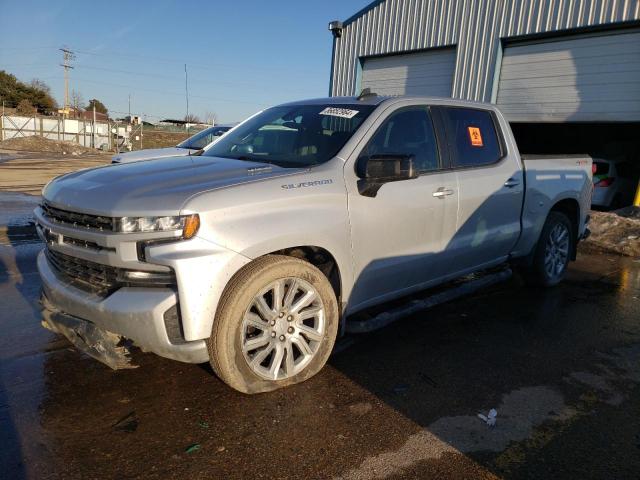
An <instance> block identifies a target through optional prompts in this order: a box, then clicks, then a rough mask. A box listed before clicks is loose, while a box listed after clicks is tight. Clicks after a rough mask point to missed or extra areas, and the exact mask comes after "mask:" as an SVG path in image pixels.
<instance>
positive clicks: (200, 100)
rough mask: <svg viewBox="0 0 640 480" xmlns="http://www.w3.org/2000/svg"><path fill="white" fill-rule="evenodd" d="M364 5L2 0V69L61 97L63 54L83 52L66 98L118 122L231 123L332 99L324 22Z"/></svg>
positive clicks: (320, 0) (341, 1)
mask: <svg viewBox="0 0 640 480" xmlns="http://www.w3.org/2000/svg"><path fill="white" fill-rule="evenodd" d="M368 3H369V1H368V0H313V1H311V0H298V1H294V0H265V1H259V0H232V1H218V0H212V1H194V0H183V1H170V0H156V1H146V0H138V1H136V2H130V1H120V0H110V1H101V2H98V1H84V2H81V1H65V0H55V1H51V0H47V1H29V0H20V1H16V0H0V12H2V13H0V31H2V41H0V70H6V71H7V72H9V73H12V74H14V75H15V76H16V77H18V79H20V80H22V81H25V82H29V81H30V80H31V79H33V78H38V79H41V80H43V81H44V82H46V83H47V84H48V85H49V86H50V87H51V89H52V93H53V95H54V97H55V98H56V100H57V101H58V103H59V104H60V105H62V104H63V101H64V76H63V68H62V67H61V66H60V64H61V63H62V52H61V51H59V50H58V49H59V48H60V47H63V46H65V47H67V48H69V49H71V50H73V51H74V52H75V54H76V59H75V60H74V61H73V62H72V65H73V66H74V69H73V70H71V71H70V88H69V89H70V90H71V89H74V90H76V91H78V92H80V94H81V95H82V97H83V98H84V100H85V103H86V102H87V101H88V100H89V99H91V98H97V99H99V100H101V101H102V102H103V103H104V104H105V105H106V106H107V108H108V109H109V111H110V114H111V116H112V117H117V116H124V115H127V113H128V111H129V106H128V102H129V95H131V113H132V114H133V115H142V116H143V118H146V119H147V120H148V121H151V122H156V121H158V120H160V119H161V118H183V117H184V115H185V113H186V99H185V64H186V65H187V72H188V89H189V112H191V113H195V114H196V115H198V116H200V117H201V118H202V117H204V116H205V114H206V113H208V112H214V113H215V114H216V117H217V122H218V123H226V122H235V121H240V120H242V119H244V118H246V117H247V116H248V115H251V114H252V113H255V112H256V111H258V110H261V109H263V108H265V107H268V106H270V105H275V104H278V103H282V102H287V101H292V100H298V99H302V98H313V97H322V96H327V95H328V90H329V72H330V67H331V46H332V37H331V33H330V32H329V30H328V28H327V26H328V23H329V22H330V21H332V20H345V19H346V18H348V17H349V16H351V15H352V14H354V13H356V12H357V11H358V10H360V9H361V8H362V7H364V6H366V5H367V4H368Z"/></svg>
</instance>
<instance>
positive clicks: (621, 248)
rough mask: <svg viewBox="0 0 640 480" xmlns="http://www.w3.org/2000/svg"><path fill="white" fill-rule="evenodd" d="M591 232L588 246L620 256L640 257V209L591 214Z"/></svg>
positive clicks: (629, 208) (623, 209)
mask: <svg viewBox="0 0 640 480" xmlns="http://www.w3.org/2000/svg"><path fill="white" fill-rule="evenodd" d="M589 230H591V235H590V236H589V238H588V239H587V240H586V242H585V244H586V245H588V246H592V247H596V248H597V249H601V250H606V251H608V252H613V253H617V254H619V255H627V256H629V257H638V256H640V207H626V208H622V209H620V210H615V211H613V212H591V221H590V222H589Z"/></svg>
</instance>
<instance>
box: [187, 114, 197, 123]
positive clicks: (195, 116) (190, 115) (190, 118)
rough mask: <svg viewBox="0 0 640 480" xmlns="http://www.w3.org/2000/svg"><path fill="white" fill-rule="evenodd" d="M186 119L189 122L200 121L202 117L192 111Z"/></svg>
mask: <svg viewBox="0 0 640 480" xmlns="http://www.w3.org/2000/svg"><path fill="white" fill-rule="evenodd" d="M184 121H185V122H187V123H200V119H199V118H198V116H197V115H196V114H195V113H190V114H189V115H185V116H184Z"/></svg>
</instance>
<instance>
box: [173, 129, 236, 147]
mask: <svg viewBox="0 0 640 480" xmlns="http://www.w3.org/2000/svg"><path fill="white" fill-rule="evenodd" d="M230 129H231V127H209V128H206V129H204V130H202V131H201V132H198V133H196V134H195V135H194V136H193V137H189V138H187V139H186V140H185V141H183V142H182V143H179V144H178V145H177V147H178V148H190V149H192V150H200V149H201V148H204V147H206V146H207V145H209V144H210V143H211V142H213V141H214V140H215V139H216V138H219V137H220V136H221V135H222V134H223V133H224V132H227V131H228V130H230Z"/></svg>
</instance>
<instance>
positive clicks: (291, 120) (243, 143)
mask: <svg viewBox="0 0 640 480" xmlns="http://www.w3.org/2000/svg"><path fill="white" fill-rule="evenodd" d="M375 108H376V106H375V105H358V104H351V105H335V104H330V105H290V106H281V107H273V108H269V109H267V110H265V111H264V112H261V113H259V114H258V115H256V116H255V117H252V118H250V119H249V120H247V121H246V122H245V123H243V124H242V125H240V126H238V127H236V128H235V129H234V130H233V131H232V132H229V134H228V135H225V136H224V137H223V138H221V139H220V141H218V142H216V143H215V144H214V145H212V146H211V148H209V149H208V150H207V151H206V152H205V153H204V155H208V156H211V157H224V158H236V159H239V160H250V161H255V162H264V163H273V164H275V165H279V166H281V167H308V166H313V165H318V164H320V163H324V162H326V161H328V160H329V159H331V158H333V157H334V156H335V155H336V154H337V153H338V151H339V150H340V149H341V148H342V147H343V146H344V144H345V143H346V142H347V140H349V138H351V135H353V133H354V132H355V131H356V130H357V128H358V127H359V126H360V125H361V124H362V122H363V121H364V120H365V119H366V118H367V117H368V116H369V114H370V113H371V112H372V111H373V110H374V109H375Z"/></svg>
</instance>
